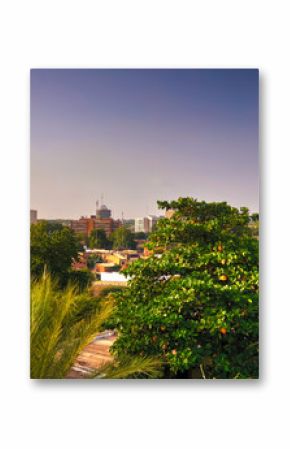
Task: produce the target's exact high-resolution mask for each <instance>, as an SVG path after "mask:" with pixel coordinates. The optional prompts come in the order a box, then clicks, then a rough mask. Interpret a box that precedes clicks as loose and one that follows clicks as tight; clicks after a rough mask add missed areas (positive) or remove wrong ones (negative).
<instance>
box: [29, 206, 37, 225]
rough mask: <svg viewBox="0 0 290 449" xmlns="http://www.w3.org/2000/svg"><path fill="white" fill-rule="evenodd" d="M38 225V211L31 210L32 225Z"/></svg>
mask: <svg viewBox="0 0 290 449" xmlns="http://www.w3.org/2000/svg"><path fill="white" fill-rule="evenodd" d="M34 223H37V210H33V209H30V224H34Z"/></svg>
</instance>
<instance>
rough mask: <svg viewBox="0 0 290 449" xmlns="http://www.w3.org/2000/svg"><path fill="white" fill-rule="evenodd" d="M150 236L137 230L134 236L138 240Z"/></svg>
mask: <svg viewBox="0 0 290 449" xmlns="http://www.w3.org/2000/svg"><path fill="white" fill-rule="evenodd" d="M147 237H148V234H145V232H135V233H134V238H135V239H137V240H146V239H147Z"/></svg>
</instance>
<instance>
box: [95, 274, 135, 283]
mask: <svg viewBox="0 0 290 449" xmlns="http://www.w3.org/2000/svg"><path fill="white" fill-rule="evenodd" d="M100 277H101V281H103V282H124V283H126V282H127V281H128V280H130V277H129V276H128V277H126V276H124V274H122V273H117V272H115V273H114V272H111V273H110V272H106V271H105V272H101V273H100Z"/></svg>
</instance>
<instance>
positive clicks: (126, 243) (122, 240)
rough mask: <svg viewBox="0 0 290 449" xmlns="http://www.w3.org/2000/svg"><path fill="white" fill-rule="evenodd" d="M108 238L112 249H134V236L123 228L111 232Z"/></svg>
mask: <svg viewBox="0 0 290 449" xmlns="http://www.w3.org/2000/svg"><path fill="white" fill-rule="evenodd" d="M110 238H111V241H112V245H113V248H114V249H117V250H121V249H135V248H136V242H135V240H134V234H133V233H132V232H131V231H130V230H129V229H127V228H125V227H123V226H121V227H120V228H118V229H116V230H115V231H114V232H112V234H111V236H110Z"/></svg>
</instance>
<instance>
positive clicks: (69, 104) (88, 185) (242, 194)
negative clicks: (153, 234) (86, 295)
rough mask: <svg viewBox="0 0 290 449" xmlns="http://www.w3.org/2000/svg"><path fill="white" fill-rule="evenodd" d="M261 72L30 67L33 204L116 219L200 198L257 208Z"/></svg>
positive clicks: (45, 214) (49, 211)
mask: <svg viewBox="0 0 290 449" xmlns="http://www.w3.org/2000/svg"><path fill="white" fill-rule="evenodd" d="M258 78H259V74H258V70H254V69H249V70H245V69H244V70H242V69H241V70H240V69H236V70H223V69H222V70H213V69H207V70H196V69H195V70H171V69H170V70H169V69H168V70H167V69H166V70H97V69H90V70H85V69H67V70H59V69H55V70H54V69H53V70H52V69H47V70H46V69H33V70H32V71H31V208H32V209H37V210H38V216H39V217H40V218H78V217H79V216H80V215H89V214H93V213H94V211H95V202H96V200H97V199H100V197H101V195H102V194H103V195H104V202H105V204H107V206H108V207H110V208H111V209H112V210H113V214H114V216H115V217H116V218H118V217H120V216H121V213H122V211H123V212H124V217H125V218H133V217H137V216H143V215H146V214H149V213H157V208H156V201H157V200H158V199H161V200H172V199H176V198H178V197H179V196H193V197H195V198H198V199H200V200H206V201H227V202H228V203H230V204H232V205H234V206H238V207H240V206H247V207H249V208H250V209H251V210H252V211H258V207H259V206H258V195H259V192H258V187H259V178H258V176H259V164H258V134H259V130H258V102H259V100H258V82H259V80H258Z"/></svg>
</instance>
